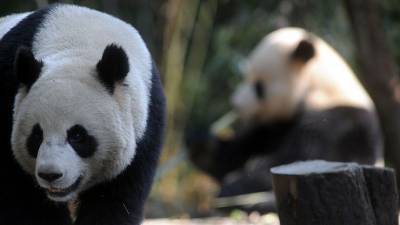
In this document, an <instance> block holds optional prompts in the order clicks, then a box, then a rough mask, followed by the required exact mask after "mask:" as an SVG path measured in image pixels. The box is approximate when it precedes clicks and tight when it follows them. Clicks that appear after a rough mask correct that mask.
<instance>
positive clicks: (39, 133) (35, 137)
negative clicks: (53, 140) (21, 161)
mask: <svg viewBox="0 0 400 225" xmlns="http://www.w3.org/2000/svg"><path fill="white" fill-rule="evenodd" d="M42 142H43V130H42V128H41V127H40V125H39V124H35V125H34V126H33V128H32V131H31V134H30V135H29V137H28V139H27V140H26V148H27V150H28V153H29V155H31V156H32V157H33V158H36V157H37V154H38V152H39V148H40V145H41V144H42Z"/></svg>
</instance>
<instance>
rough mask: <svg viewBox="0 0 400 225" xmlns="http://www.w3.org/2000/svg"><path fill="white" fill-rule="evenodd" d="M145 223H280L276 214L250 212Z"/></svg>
mask: <svg viewBox="0 0 400 225" xmlns="http://www.w3.org/2000/svg"><path fill="white" fill-rule="evenodd" d="M143 225H279V220H278V217H277V215H276V214H266V215H262V216H260V215H258V214H250V215H249V216H246V217H242V218H226V217H213V218H205V219H149V220H146V221H145V222H144V223H143Z"/></svg>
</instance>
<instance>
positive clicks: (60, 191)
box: [46, 177, 82, 197]
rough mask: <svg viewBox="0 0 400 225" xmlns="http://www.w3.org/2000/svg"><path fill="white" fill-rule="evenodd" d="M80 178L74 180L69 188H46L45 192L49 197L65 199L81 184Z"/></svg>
mask: <svg viewBox="0 0 400 225" xmlns="http://www.w3.org/2000/svg"><path fill="white" fill-rule="evenodd" d="M81 180H82V177H79V178H78V179H76V181H75V182H74V183H73V184H72V185H71V186H69V187H67V188H52V187H50V188H47V189H46V192H47V194H48V195H49V196H51V197H65V196H67V195H68V194H70V193H71V192H73V191H75V190H76V189H77V188H78V187H79V184H80V183H81Z"/></svg>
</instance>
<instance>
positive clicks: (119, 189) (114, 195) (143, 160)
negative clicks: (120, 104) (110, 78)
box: [0, 5, 165, 225]
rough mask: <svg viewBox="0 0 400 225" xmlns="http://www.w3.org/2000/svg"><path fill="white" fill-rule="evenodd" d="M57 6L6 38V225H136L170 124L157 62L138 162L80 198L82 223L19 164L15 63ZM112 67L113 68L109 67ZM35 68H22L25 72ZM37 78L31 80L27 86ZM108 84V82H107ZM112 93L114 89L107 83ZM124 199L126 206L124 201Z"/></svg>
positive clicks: (1, 113)
mask: <svg viewBox="0 0 400 225" xmlns="http://www.w3.org/2000/svg"><path fill="white" fill-rule="evenodd" d="M55 7H58V5H52V6H49V7H46V8H43V9H40V10H38V11H36V12H33V13H32V14H30V15H28V16H27V17H25V18H24V19H23V20H22V21H20V22H19V23H18V24H17V25H16V26H14V27H13V28H12V29H11V30H9V31H8V32H7V33H6V34H5V35H4V36H3V38H2V39H1V40H0V104H1V107H0V120H1V125H0V132H1V133H0V143H1V146H0V151H1V152H0V169H1V172H0V178H1V180H2V182H1V185H0V202H1V206H0V225H46V224H49V225H50V224H51V225H68V224H76V225H78V224H79V225H89V224H90V225H111V224H119V225H128V224H129V225H133V224H140V223H141V221H142V216H143V205H144V201H145V199H146V198H147V196H148V194H149V190H150V186H151V184H152V180H153V176H154V172H155V167H156V164H157V161H158V157H159V153H160V149H161V143H162V137H163V127H164V114H165V112H164V111H165V99H164V95H163V90H162V86H161V82H160V78H159V74H158V72H157V69H156V66H155V65H154V63H153V65H152V68H153V69H152V78H151V82H152V86H151V91H150V94H151V96H150V104H149V106H148V107H149V114H148V115H149V117H148V123H147V127H146V130H145V134H144V135H143V137H142V139H141V140H140V142H139V143H138V144H137V150H136V155H135V157H134V160H133V162H131V163H130V165H129V166H128V167H127V168H126V169H125V170H124V171H123V172H122V173H121V174H120V175H119V176H118V177H116V178H114V179H113V180H110V181H108V182H105V183H101V184H98V185H95V186H94V187H93V188H90V189H88V190H87V191H84V192H83V193H81V195H80V196H79V203H78V209H77V211H76V221H74V222H73V220H72V219H71V212H70V211H69V210H68V207H67V205H66V204H65V203H55V202H53V201H50V200H49V199H48V198H47V197H46V195H45V192H44V191H43V190H42V189H40V188H39V187H38V185H37V183H36V182H35V180H34V177H32V176H31V175H28V174H27V173H26V172H24V171H23V170H22V169H21V166H20V165H19V164H17V162H16V160H15V158H14V156H13V153H12V151H11V141H10V140H11V130H12V123H13V116H12V115H13V110H14V107H13V105H14V100H15V95H16V93H17V90H18V86H19V85H20V84H19V83H18V81H17V78H16V74H14V72H13V65H14V61H15V58H16V52H17V49H18V48H19V47H21V46H24V47H25V48H28V49H30V48H32V42H33V39H34V36H35V34H36V33H37V31H38V28H39V27H40V26H41V24H42V22H43V21H44V18H45V17H46V15H47V14H48V13H49V12H50V11H51V10H53V9H54V8H55ZM105 70H107V68H105ZM27 72H28V73H29V72H35V71H21V73H27ZM29 82H34V81H26V83H27V84H29ZM106 82H107V81H106ZM107 88H108V89H109V90H110V92H112V90H113V87H112V86H107ZM121 203H122V204H121Z"/></svg>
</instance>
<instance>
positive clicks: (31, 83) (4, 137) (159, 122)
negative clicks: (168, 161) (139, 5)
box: [0, 4, 165, 225]
mask: <svg viewBox="0 0 400 225" xmlns="http://www.w3.org/2000/svg"><path fill="white" fill-rule="evenodd" d="M0 104H1V107H0V110H1V111H0V112H1V114H0V115H1V116H0V118H1V126H0V130H1V134H0V138H1V139H0V141H1V142H0V143H1V146H0V151H1V152H0V166H1V172H0V177H1V179H2V185H1V191H0V202H1V209H0V224H1V225H28V224H29V225H46V224H51V225H54V224H57V225H67V224H76V225H78V224H79V225H111V224H118V225H136V224H140V223H141V221H142V214H143V205H144V201H145V199H146V198H147V196H148V193H149V190H150V187H151V184H152V180H153V175H154V172H155V168H156V164H157V161H158V156H159V153H160V148H161V142H162V136H163V127H164V114H165V113H164V108H165V100H164V95H163V90H162V86H161V82H160V78H159V75H158V73H157V70H156V67H155V65H154V64H153V63H152V58H151V55H150V53H149V51H148V50H147V48H146V45H145V43H144V42H143V40H142V38H141V37H140V35H139V33H138V32H137V31H136V30H135V29H134V28H133V27H132V26H130V25H129V24H127V23H125V22H123V21H121V20H119V19H116V18H114V17H112V16H110V15H107V14H104V13H101V12H98V11H95V10H91V9H88V8H84V7H78V6H73V5H62V4H59V5H51V6H49V7H47V8H43V9H40V10H38V11H35V12H30V13H24V14H16V15H11V16H7V17H4V18H2V19H0ZM72 201H74V202H75V201H77V202H78V203H77V205H78V206H77V209H76V210H75V216H76V217H75V218H74V219H71V216H70V211H69V210H68V207H67V203H68V202H72Z"/></svg>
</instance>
